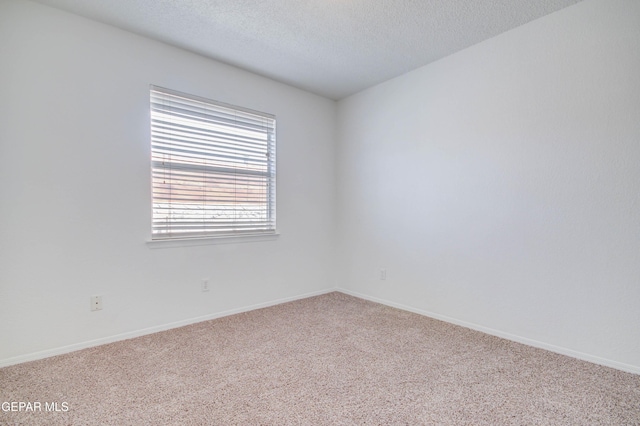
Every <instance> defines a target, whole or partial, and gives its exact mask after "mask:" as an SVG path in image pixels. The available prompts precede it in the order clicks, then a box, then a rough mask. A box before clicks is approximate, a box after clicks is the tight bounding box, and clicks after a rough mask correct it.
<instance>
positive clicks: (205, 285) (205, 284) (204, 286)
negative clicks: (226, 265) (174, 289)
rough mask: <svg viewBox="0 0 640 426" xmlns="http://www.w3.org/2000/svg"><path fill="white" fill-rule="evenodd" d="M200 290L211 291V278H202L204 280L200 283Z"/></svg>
mask: <svg viewBox="0 0 640 426" xmlns="http://www.w3.org/2000/svg"><path fill="white" fill-rule="evenodd" d="M200 290H202V291H209V279H208V278H205V279H203V280H202V282H201V283H200Z"/></svg>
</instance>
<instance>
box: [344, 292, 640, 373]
mask: <svg viewBox="0 0 640 426" xmlns="http://www.w3.org/2000/svg"><path fill="white" fill-rule="evenodd" d="M337 291H339V292H341V293H345V294H348V295H350V296H354V297H358V298H360V299H365V300H369V301H371V302H376V303H380V304H382V305H386V306H391V307H394V308H398V309H402V310H403V311H409V312H413V313H416V314H419V315H424V316H426V317H430V318H434V319H437V320H440V321H444V322H448V323H451V324H455V325H459V326H462V327H466V328H470V329H472V330H476V331H481V332H483V333H487V334H490V335H492V336H496V337H501V338H503V339H507V340H511V341H514V342H518V343H522V344H524V345H528V346H533V347H535V348H539V349H545V350H548V351H551V352H555V353H558V354H560V355H566V356H570V357H572V358H577V359H580V360H583V361H588V362H592V363H594V364H599V365H603V366H605V367H611V368H615V369H616V370H621V371H625V372H627V373H633V374H640V366H635V365H631V364H624V363H621V362H618V361H613V360H610V359H606V358H601V357H598V356H595V355H590V354H586V353H583V352H578V351H574V350H572V349H568V348H563V347H561V346H555V345H551V344H548V343H544V342H540V341H537V340H533V339H528V338H526V337H522V336H517V335H515V334H511V333H505V332H503V331H500V330H494V329H492V328H488V327H484V326H481V325H478V324H473V323H470V322H466V321H461V320H458V319H456V318H451V317H448V316H446V315H440V314H436V313H434V312H429V311H425V310H422V309H418V308H413V307H411V306H406V305H403V304H401V303H395V302H391V301H389V300H385V299H379V298H377V297H372V296H368V295H366V294H362V293H358V292H355V291H351V290H347V289H344V288H338V289H337Z"/></svg>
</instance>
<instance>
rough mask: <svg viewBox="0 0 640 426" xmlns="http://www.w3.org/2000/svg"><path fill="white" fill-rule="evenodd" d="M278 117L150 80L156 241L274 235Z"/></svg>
mask: <svg viewBox="0 0 640 426" xmlns="http://www.w3.org/2000/svg"><path fill="white" fill-rule="evenodd" d="M275 127H276V120H275V117H274V116H273V115H270V114H264V113H261V112H256V111H251V110H248V109H244V108H239V107H235V106H232V105H227V104H223V103H219V102H215V101H211V100H208V99H203V98H200V97H196V96H192V95H187V94H184V93H180V92H176V91H172V90H168V89H163V88H160V87H156V86H151V157H152V158H151V162H152V185H153V191H152V192H153V226H152V239H169V238H189V237H206V236H228V235H242V234H262V233H274V232H275V226H276V216H275V207H276V204H275V185H276V181H275V179H276V161H275V160H276V159H275V148H276V138H275V131H276V128H275Z"/></svg>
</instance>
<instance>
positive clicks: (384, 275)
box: [378, 268, 387, 281]
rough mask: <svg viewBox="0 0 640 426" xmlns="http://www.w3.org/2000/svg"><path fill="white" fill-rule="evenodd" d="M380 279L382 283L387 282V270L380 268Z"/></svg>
mask: <svg viewBox="0 0 640 426" xmlns="http://www.w3.org/2000/svg"><path fill="white" fill-rule="evenodd" d="M378 278H379V279H380V281H385V280H386V279H387V268H380V270H379V271H378Z"/></svg>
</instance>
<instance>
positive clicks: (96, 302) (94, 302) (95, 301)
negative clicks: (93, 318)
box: [91, 296, 102, 311]
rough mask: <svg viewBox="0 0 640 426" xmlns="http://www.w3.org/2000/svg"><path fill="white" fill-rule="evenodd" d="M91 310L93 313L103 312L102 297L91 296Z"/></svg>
mask: <svg viewBox="0 0 640 426" xmlns="http://www.w3.org/2000/svg"><path fill="white" fill-rule="evenodd" d="M91 310H92V311H101V310H102V296H91Z"/></svg>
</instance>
